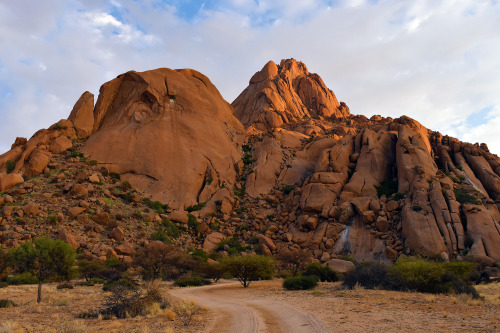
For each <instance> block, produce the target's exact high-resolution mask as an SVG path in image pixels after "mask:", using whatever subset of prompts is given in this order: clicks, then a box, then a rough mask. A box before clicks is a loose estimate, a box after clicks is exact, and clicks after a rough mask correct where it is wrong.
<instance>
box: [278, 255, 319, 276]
mask: <svg viewBox="0 0 500 333" xmlns="http://www.w3.org/2000/svg"><path fill="white" fill-rule="evenodd" d="M311 259H312V256H311V254H310V253H309V251H307V250H305V249H293V250H288V249H286V250H284V251H281V252H280V253H279V254H278V260H279V261H280V263H281V267H282V268H283V269H285V270H288V271H290V272H291V274H292V275H293V276H296V275H297V274H298V273H299V272H300V271H302V270H304V269H305V268H306V265H307V264H308V263H309V262H311Z"/></svg>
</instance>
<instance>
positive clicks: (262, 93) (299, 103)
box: [232, 59, 350, 130]
mask: <svg viewBox="0 0 500 333" xmlns="http://www.w3.org/2000/svg"><path fill="white" fill-rule="evenodd" d="M232 106H233V108H234V110H235V115H236V117H237V118H238V119H239V120H240V121H241V122H242V123H243V125H245V127H246V128H248V127H253V128H255V129H257V130H266V129H271V128H275V127H279V126H281V125H283V124H287V123H291V122H296V121H297V120H298V119H302V118H304V117H318V116H320V117H334V118H343V117H346V116H349V115H350V113H349V108H347V106H346V105H345V104H343V103H341V104H339V102H338V101H337V98H336V97H335V94H334V93H333V92H332V91H331V90H330V89H328V88H327V87H326V86H325V84H324V83H323V80H322V79H321V77H320V76H319V75H317V74H312V73H309V71H308V70H307V67H306V65H305V64H304V63H302V62H300V61H296V60H295V59H286V60H282V61H281V63H280V64H279V65H276V64H275V63H274V62H273V61H269V62H268V63H267V64H266V65H265V66H264V68H262V70H261V71H260V72H257V73H255V75H254V76H253V77H252V78H251V79H250V83H249V86H248V87H247V88H246V89H245V90H244V91H243V92H242V93H241V94H240V95H239V96H238V98H236V99H235V100H234V102H233V103H232Z"/></svg>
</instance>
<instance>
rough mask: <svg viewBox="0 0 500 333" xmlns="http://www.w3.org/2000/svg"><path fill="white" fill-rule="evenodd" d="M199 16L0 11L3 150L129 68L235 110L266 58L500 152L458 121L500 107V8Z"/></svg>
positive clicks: (286, 9)
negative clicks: (197, 87)
mask: <svg viewBox="0 0 500 333" xmlns="http://www.w3.org/2000/svg"><path fill="white" fill-rule="evenodd" d="M196 12H197V13H198V14H197V16H196V17H195V18H193V19H190V20H187V21H186V20H184V19H182V18H181V17H180V16H179V11H178V10H177V9H176V8H175V6H173V5H172V2H170V5H168V4H166V2H161V1H158V0H148V1H141V2H137V1H134V0H120V1H118V0H109V1H106V0H88V1H85V2H78V1H76V0H71V1H63V0H47V1H44V2H43V4H42V2H30V1H28V0H23V1H15V2H9V4H5V3H3V4H2V3H0V110H1V111H0V115H1V117H2V119H3V120H4V121H2V122H1V123H0V152H2V151H4V150H5V149H6V148H5V147H9V146H10V143H11V142H12V141H13V140H14V138H15V136H20V135H23V136H30V135H31V134H32V133H34V132H35V131H36V130H38V129H39V128H40V127H47V126H49V125H50V124H52V123H53V122H55V121H57V120H59V119H60V118H65V117H67V116H68V115H69V112H70V110H71V107H72V105H73V103H74V102H75V101H76V100H77V99H78V97H79V96H80V94H81V93H82V92H83V91H85V90H90V91H91V92H93V93H95V94H97V92H98V88H99V86H100V85H101V84H102V83H104V82H105V81H107V80H109V79H112V78H114V77H116V75H118V74H120V73H122V72H125V71H128V70H139V71H141V70H147V69H152V68H157V67H170V68H186V67H189V68H194V69H197V70H199V71H201V72H202V73H204V74H206V75H207V76H208V77H209V78H210V79H211V80H212V81H213V82H214V84H215V85H216V86H217V87H218V88H219V90H220V91H221V93H222V95H223V96H224V97H225V98H226V99H227V100H228V101H229V102H231V101H232V100H233V99H234V98H235V97H236V96H237V95H238V94H239V93H240V92H241V91H242V90H243V89H244V88H245V87H246V85H247V84H248V80H249V79H250V77H251V76H252V75H253V74H254V73H255V72H256V71H257V70H260V68H262V66H263V65H264V64H265V63H266V62H267V61H268V60H274V61H276V62H279V61H280V60H281V59H282V58H290V57H294V58H296V59H298V60H302V61H303V62H304V63H306V65H307V66H308V68H309V70H310V71H312V72H317V73H318V74H320V75H321V76H322V78H323V79H324V81H325V83H326V84H327V85H328V86H329V87H330V88H331V89H332V90H333V91H334V92H335V94H336V95H337V97H338V98H339V100H342V101H345V102H346V103H347V104H348V105H349V106H350V109H351V111H352V112H353V113H355V114H365V115H367V116H370V115H372V114H382V115H384V116H391V117H398V116H400V115H403V114H406V115H408V116H411V117H413V118H415V119H417V120H418V121H420V122H421V123H422V124H424V125H425V126H427V127H429V128H431V129H434V130H440V131H441V132H443V133H444V134H450V135H454V136H457V137H458V138H460V139H463V140H467V141H471V142H476V141H486V142H487V143H488V145H489V147H490V150H492V151H493V152H495V153H497V154H500V140H499V139H500V136H499V134H497V131H498V130H497V129H498V128H500V127H499V122H500V114H499V113H498V112H497V111H495V112H496V113H495V112H493V111H492V113H491V114H492V116H491V119H489V121H488V122H487V123H485V124H481V125H478V126H472V125H468V124H467V123H466V122H465V120H466V119H467V118H468V116H469V115H471V114H473V113H474V112H476V111H478V110H481V109H483V108H485V107H487V106H490V105H492V106H494V109H493V110H498V108H499V107H500V95H499V94H498V91H499V89H500V58H498V54H500V35H498V31H500V21H499V20H498V17H500V5H498V4H495V3H493V2H488V1H474V2H468V1H460V0H457V1H443V2H435V1H431V0H427V1H411V2H402V1H396V0H381V1H362V0H360V1H347V0H342V1H334V2H330V1H316V0H309V1H294V2H290V1H285V0H276V1H270V0H267V1H253V0H219V1H217V2H216V3H215V5H213V4H212V5H211V6H208V5H207V6H203V8H202V7H200V8H198V9H196V8H195V13H196ZM4 86H7V87H8V88H9V89H8V90H5V91H8V92H9V93H5V94H4V95H2V91H4V89H3V87H4ZM48 96H55V98H49V97H48ZM96 97H97V96H96Z"/></svg>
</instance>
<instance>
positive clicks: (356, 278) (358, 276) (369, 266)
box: [344, 262, 390, 289]
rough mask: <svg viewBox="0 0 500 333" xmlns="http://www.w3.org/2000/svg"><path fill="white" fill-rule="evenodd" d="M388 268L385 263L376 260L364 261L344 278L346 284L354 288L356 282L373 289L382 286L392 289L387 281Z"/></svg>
mask: <svg viewBox="0 0 500 333" xmlns="http://www.w3.org/2000/svg"><path fill="white" fill-rule="evenodd" d="M387 272H388V268H387V266H385V265H382V264H379V263H374V262H362V263H360V264H357V265H356V268H354V269H353V270H352V271H350V272H349V273H347V275H346V276H345V278H344V285H345V286H346V287H349V288H353V287H354V286H355V285H356V284H359V285H361V286H363V287H364V288H369V289H373V288H375V287H382V288H388V289H390V288H389V287H390V285H389V284H388V283H387Z"/></svg>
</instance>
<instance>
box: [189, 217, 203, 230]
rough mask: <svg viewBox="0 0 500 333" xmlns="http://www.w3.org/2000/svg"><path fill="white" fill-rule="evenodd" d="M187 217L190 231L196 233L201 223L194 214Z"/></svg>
mask: <svg viewBox="0 0 500 333" xmlns="http://www.w3.org/2000/svg"><path fill="white" fill-rule="evenodd" d="M187 216H188V228H189V230H191V232H192V233H196V232H197V230H198V226H199V225H200V222H198V219H197V218H196V216H194V215H193V214H187Z"/></svg>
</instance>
